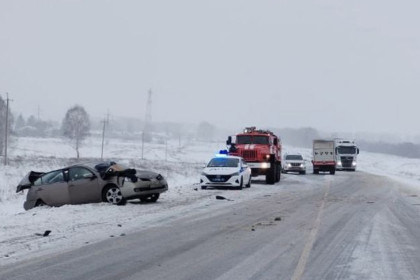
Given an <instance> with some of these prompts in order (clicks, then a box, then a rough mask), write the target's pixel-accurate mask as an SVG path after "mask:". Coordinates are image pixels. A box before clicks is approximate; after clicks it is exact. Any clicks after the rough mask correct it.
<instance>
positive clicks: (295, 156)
mask: <svg viewBox="0 0 420 280" xmlns="http://www.w3.org/2000/svg"><path fill="white" fill-rule="evenodd" d="M286 160H303V157H302V156H301V155H287V156H286Z"/></svg>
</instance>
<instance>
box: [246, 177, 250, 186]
mask: <svg viewBox="0 0 420 280" xmlns="http://www.w3.org/2000/svg"><path fill="white" fill-rule="evenodd" d="M246 187H247V188H250V187H251V176H249V182H248V184H246Z"/></svg>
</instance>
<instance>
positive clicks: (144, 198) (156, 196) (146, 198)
mask: <svg viewBox="0 0 420 280" xmlns="http://www.w3.org/2000/svg"><path fill="white" fill-rule="evenodd" d="M158 199H159V194H158V193H152V194H149V195H145V196H141V197H140V201H141V202H146V203H148V202H156V201H157V200H158Z"/></svg>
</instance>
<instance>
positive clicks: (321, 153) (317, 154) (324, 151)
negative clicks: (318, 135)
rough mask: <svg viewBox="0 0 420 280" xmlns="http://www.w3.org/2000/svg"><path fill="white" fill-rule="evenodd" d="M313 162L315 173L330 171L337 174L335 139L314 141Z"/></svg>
mask: <svg viewBox="0 0 420 280" xmlns="http://www.w3.org/2000/svg"><path fill="white" fill-rule="evenodd" d="M312 164H313V168H314V174H319V172H320V171H321V172H330V174H332V175H334V174H335V169H336V156H335V141H334V140H325V139H317V140H313V143H312Z"/></svg>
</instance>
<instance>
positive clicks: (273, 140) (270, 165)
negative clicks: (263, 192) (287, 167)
mask: <svg viewBox="0 0 420 280" xmlns="http://www.w3.org/2000/svg"><path fill="white" fill-rule="evenodd" d="M226 144H227V145H228V146H229V154H230V155H236V156H241V157H242V158H244V160H245V161H246V162H247V163H248V165H249V166H250V167H251V170H252V176H260V175H265V181H266V183H267V184H274V183H275V182H278V181H280V174H281V158H282V157H281V141H280V138H279V137H277V136H276V135H275V134H274V133H273V132H271V131H269V130H259V129H256V128H255V127H247V128H245V129H244V131H243V132H242V133H238V134H237V135H236V136H235V140H233V138H232V136H229V137H228V140H227V141H226Z"/></svg>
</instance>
